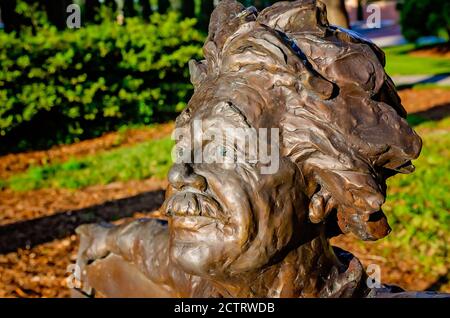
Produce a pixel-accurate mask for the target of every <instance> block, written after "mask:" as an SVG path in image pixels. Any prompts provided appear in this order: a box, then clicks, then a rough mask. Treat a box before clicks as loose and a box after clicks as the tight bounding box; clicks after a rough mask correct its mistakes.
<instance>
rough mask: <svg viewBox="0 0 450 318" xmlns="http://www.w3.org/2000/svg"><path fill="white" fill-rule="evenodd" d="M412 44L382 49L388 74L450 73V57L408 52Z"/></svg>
mask: <svg viewBox="0 0 450 318" xmlns="http://www.w3.org/2000/svg"><path fill="white" fill-rule="evenodd" d="M415 48H416V47H415V46H414V44H405V45H400V46H395V47H389V48H385V49H383V50H384V52H385V54H386V61H387V62H386V71H387V73H388V74H389V75H391V76H395V75H422V74H443V73H450V59H449V58H445V57H418V56H412V55H410V54H408V53H409V52H410V51H412V50H413V49H415Z"/></svg>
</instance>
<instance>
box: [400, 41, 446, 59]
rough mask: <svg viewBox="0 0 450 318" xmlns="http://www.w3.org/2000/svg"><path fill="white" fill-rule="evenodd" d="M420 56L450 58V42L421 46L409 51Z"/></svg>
mask: <svg viewBox="0 0 450 318" xmlns="http://www.w3.org/2000/svg"><path fill="white" fill-rule="evenodd" d="M409 54H410V55H413V56H420V57H448V58H450V43H449V42H446V43H440V44H434V45H430V46H425V47H421V48H419V49H416V50H413V51H412V52H410V53H409Z"/></svg>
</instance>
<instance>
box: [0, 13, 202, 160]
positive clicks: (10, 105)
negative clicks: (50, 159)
mask: <svg viewBox="0 0 450 318" xmlns="http://www.w3.org/2000/svg"><path fill="white" fill-rule="evenodd" d="M194 25H195V20H194V19H186V20H183V21H179V18H178V15H177V14H176V13H173V12H170V13H168V14H167V15H160V14H158V13H155V14H153V15H152V16H151V20H150V23H149V24H145V23H143V22H142V21H141V20H139V19H138V18H130V19H128V20H127V23H126V25H124V26H119V25H117V24H116V23H114V22H108V21H106V22H104V23H102V24H100V25H91V26H87V27H83V28H81V29H78V30H66V31H63V32H58V31H57V30H56V29H55V28H54V27H46V28H42V29H40V30H39V32H37V33H36V34H35V35H31V34H30V33H29V32H21V33H20V35H15V34H14V33H12V34H6V33H0V43H1V47H0V60H1V61H2V63H1V66H0V152H11V151H14V150H21V149H25V148H29V147H33V148H35V147H48V146H50V145H52V144H54V143H67V142H72V141H74V140H78V139H80V138H86V137H91V136H98V135H100V134H101V133H102V132H105V131H110V130H113V129H116V128H117V127H120V126H121V125H124V124H136V123H144V124H147V123H151V122H155V121H161V120H164V119H167V118H168V117H169V116H171V117H173V113H174V112H176V111H178V110H180V109H182V108H183V106H184V105H185V103H186V101H187V99H188V97H189V96H190V94H191V89H192V87H191V85H190V84H189V79H188V78H189V77H188V76H189V74H188V69H187V67H186V66H187V62H188V61H189V60H190V59H191V58H199V57H200V55H201V43H202V42H203V36H202V34H201V33H199V32H198V31H197V30H196V29H195V28H194Z"/></svg>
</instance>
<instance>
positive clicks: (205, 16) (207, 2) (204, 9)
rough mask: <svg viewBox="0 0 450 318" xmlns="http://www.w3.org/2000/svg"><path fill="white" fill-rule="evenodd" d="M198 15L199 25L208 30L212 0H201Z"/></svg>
mask: <svg viewBox="0 0 450 318" xmlns="http://www.w3.org/2000/svg"><path fill="white" fill-rule="evenodd" d="M201 1H202V2H201V10H200V16H199V17H198V20H199V26H200V28H201V29H202V30H204V31H208V26H209V18H210V17H211V13H212V12H213V10H214V0H201Z"/></svg>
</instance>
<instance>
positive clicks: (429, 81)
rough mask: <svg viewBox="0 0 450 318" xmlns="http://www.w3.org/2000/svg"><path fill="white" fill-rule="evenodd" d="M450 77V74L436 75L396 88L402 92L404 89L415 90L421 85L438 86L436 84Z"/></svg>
mask: <svg viewBox="0 0 450 318" xmlns="http://www.w3.org/2000/svg"><path fill="white" fill-rule="evenodd" d="M437 64H440V63H437ZM442 64H443V63H442ZM406 76H407V75H406ZM449 76H450V73H441V74H434V75H430V76H428V77H427V78H424V79H422V80H418V81H414V82H411V83H407V84H399V85H396V87H397V89H398V90H402V89H407V88H413V87H415V86H420V85H430V84H436V83H438V82H440V81H442V80H444V79H446V78H447V77H449Z"/></svg>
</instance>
